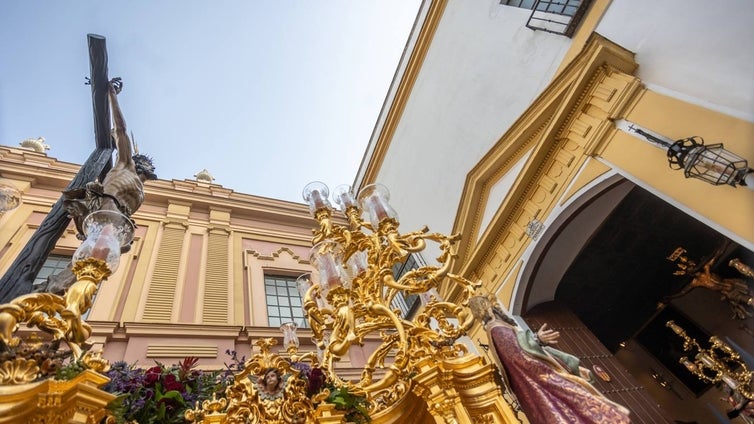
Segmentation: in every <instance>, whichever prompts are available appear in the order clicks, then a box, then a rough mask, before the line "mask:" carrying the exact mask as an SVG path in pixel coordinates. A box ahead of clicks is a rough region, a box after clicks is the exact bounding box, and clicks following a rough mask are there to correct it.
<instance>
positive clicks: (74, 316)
mask: <svg viewBox="0 0 754 424" xmlns="http://www.w3.org/2000/svg"><path fill="white" fill-rule="evenodd" d="M84 227H85V233H86V240H84V242H83V243H82V244H81V246H79V248H78V249H77V250H76V252H75V253H74V255H73V259H72V261H73V267H72V272H73V273H74V275H75V276H76V282H75V283H74V284H73V285H72V286H71V287H69V288H68V290H67V291H66V293H65V295H63V296H58V295H54V294H51V293H31V294H27V295H23V296H19V297H17V298H15V299H13V300H12V301H11V302H10V303H6V304H3V305H0V360H2V364H0V365H1V369H2V370H4V372H1V373H0V385H6V384H11V385H12V384H23V383H29V382H32V381H34V380H36V379H38V378H41V377H44V376H47V375H48V374H49V373H50V372H54V368H55V367H56V366H59V365H60V362H61V356H60V354H59V352H57V350H58V346H59V344H60V343H61V342H64V343H66V344H67V345H68V347H69V349H70V352H71V353H72V354H73V357H74V358H76V359H80V358H82V351H83V349H82V344H83V343H84V342H85V341H86V340H87V339H88V338H89V336H90V334H91V331H92V329H91V326H89V325H88V324H87V323H86V322H85V321H84V320H83V318H82V316H83V315H84V314H85V313H86V312H87V311H88V310H89V309H90V308H91V306H92V300H93V298H94V295H95V293H96V292H97V289H98V287H99V284H100V283H101V282H102V280H104V279H105V278H107V277H108V276H109V275H110V274H111V273H112V272H113V271H115V270H116V269H117V267H118V263H119V261H120V254H121V253H120V252H121V247H122V246H126V245H128V244H129V243H130V242H131V240H132V238H133V232H134V226H133V224H132V223H131V220H130V219H129V218H127V217H126V216H124V215H122V214H121V213H119V212H114V211H106V210H101V211H96V212H93V213H91V214H90V215H89V216H87V218H86V219H85V220H84ZM20 324H26V325H27V326H28V327H36V328H37V329H39V330H41V331H43V332H45V333H48V334H49V335H51V341H50V342H48V343H43V342H41V341H40V340H39V338H38V337H36V336H35V335H34V336H33V337H30V338H27V339H26V340H23V339H22V338H21V337H18V336H16V331H17V330H18V328H19V326H20ZM87 357H88V356H87ZM96 368H97V369H101V368H100V366H99V365H97V367H96Z"/></svg>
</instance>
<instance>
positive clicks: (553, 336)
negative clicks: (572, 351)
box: [537, 323, 560, 345]
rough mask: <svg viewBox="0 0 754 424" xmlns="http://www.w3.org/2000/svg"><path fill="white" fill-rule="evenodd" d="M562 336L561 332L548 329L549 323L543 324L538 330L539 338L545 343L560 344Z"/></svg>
mask: <svg viewBox="0 0 754 424" xmlns="http://www.w3.org/2000/svg"><path fill="white" fill-rule="evenodd" d="M559 338H560V332H559V331H555V330H548V329H547V324H546V323H545V324H542V326H541V327H539V330H537V339H539V342H540V343H541V344H543V345H555V344H558V339H559Z"/></svg>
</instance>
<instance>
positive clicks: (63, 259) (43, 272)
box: [32, 255, 71, 287]
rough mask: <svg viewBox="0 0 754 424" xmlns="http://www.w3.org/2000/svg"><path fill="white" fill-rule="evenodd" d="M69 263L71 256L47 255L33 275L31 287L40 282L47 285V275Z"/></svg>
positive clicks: (65, 266) (54, 272) (58, 270)
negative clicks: (35, 274)
mask: <svg viewBox="0 0 754 424" xmlns="http://www.w3.org/2000/svg"><path fill="white" fill-rule="evenodd" d="M70 263H71V256H66V255H49V256H47V259H45V263H44V264H43V265H42V268H40V269H39V272H38V273H37V276H36V277H34V282H33V283H32V287H38V286H39V285H40V284H42V285H45V286H46V285H47V277H49V276H51V275H55V274H57V273H58V272H60V271H62V270H64V269H66V268H67V267H68V265H69V264H70Z"/></svg>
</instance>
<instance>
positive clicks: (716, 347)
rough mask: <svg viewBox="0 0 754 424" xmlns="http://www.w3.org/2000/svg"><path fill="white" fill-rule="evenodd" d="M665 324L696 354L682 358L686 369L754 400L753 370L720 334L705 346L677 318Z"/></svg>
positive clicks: (684, 346)
mask: <svg viewBox="0 0 754 424" xmlns="http://www.w3.org/2000/svg"><path fill="white" fill-rule="evenodd" d="M665 325H666V326H667V327H669V328H670V329H671V330H673V332H674V333H675V334H677V335H678V336H680V337H681V338H682V339H683V350H684V351H687V352H690V353H692V354H693V353H695V354H694V359H693V360H690V359H689V358H688V357H686V356H684V357H682V358H681V359H680V360H679V362H680V363H681V364H682V365H683V366H685V367H686V369H688V370H689V371H690V372H691V373H693V374H694V375H696V376H697V377H699V378H700V379H702V380H704V381H707V382H710V383H713V384H717V383H720V382H723V383H725V384H726V385H727V386H728V387H730V388H731V389H732V390H733V391H736V392H738V393H740V394H741V396H743V397H745V398H746V399H749V400H754V390H752V384H751V383H752V377H754V372H752V371H749V369H748V368H747V366H746V363H745V362H744V361H743V359H741V355H739V353H738V352H736V351H735V350H734V349H733V348H732V347H730V346H729V345H728V344H726V343H725V342H723V341H722V340H720V338H719V337H717V336H712V337H710V339H709V342H710V347H709V348H708V349H704V348H702V346H700V345H699V343H698V342H697V341H696V340H695V339H694V338H692V337H690V336H689V335H688V334H686V331H685V330H684V329H683V328H681V327H680V326H679V325H678V324H676V323H675V322H674V321H668V322H667V323H665Z"/></svg>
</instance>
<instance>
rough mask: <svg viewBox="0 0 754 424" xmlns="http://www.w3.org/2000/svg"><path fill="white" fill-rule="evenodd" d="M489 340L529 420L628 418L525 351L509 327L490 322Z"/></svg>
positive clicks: (614, 422)
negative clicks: (491, 324) (491, 325)
mask: <svg viewBox="0 0 754 424" xmlns="http://www.w3.org/2000/svg"><path fill="white" fill-rule="evenodd" d="M490 340H491V341H492V344H493V345H494V347H495V352H496V353H497V356H498V358H499V360H500V363H501V364H502V365H503V367H504V368H505V372H506V374H507V377H508V380H509V382H510V385H511V388H512V389H513V392H514V393H515V394H516V397H517V398H518V401H519V403H520V404H521V409H523V411H524V413H525V414H526V416H527V418H529V421H530V422H531V423H532V424H557V423H563V424H573V423H595V424H604V423H610V424H621V423H630V422H631V420H630V419H629V417H628V410H626V409H625V408H624V407H622V406H620V405H618V404H616V403H613V402H612V401H610V400H609V399H607V398H605V397H603V396H600V395H597V394H594V393H592V392H590V391H589V390H588V389H587V388H586V387H585V386H584V385H582V384H579V383H577V382H575V381H572V380H570V379H568V378H567V377H565V376H564V375H563V374H561V373H560V372H558V371H556V370H555V369H553V367H552V366H551V365H549V364H547V363H546V362H543V361H542V360H540V359H537V358H535V357H533V356H532V355H530V354H529V353H527V352H525V351H524V350H523V349H522V348H521V345H520V344H519V341H518V337H517V334H516V330H514V329H513V328H510V327H508V326H505V325H496V326H493V327H492V328H491V329H490Z"/></svg>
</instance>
